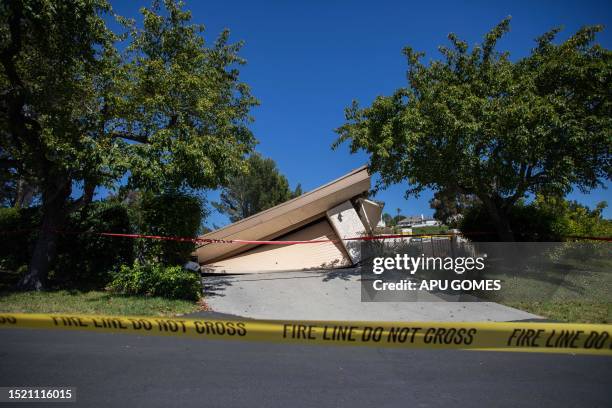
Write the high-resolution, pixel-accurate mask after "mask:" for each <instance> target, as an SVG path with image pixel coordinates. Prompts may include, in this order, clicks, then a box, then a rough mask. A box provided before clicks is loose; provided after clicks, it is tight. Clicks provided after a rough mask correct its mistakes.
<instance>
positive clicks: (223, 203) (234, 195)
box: [213, 153, 302, 222]
mask: <svg viewBox="0 0 612 408" xmlns="http://www.w3.org/2000/svg"><path fill="white" fill-rule="evenodd" d="M301 194H302V187H301V185H299V184H298V186H297V187H296V189H295V190H294V191H291V189H290V188H289V182H288V181H287V178H286V177H285V176H283V175H282V174H281V173H280V172H279V171H278V169H277V168H276V163H275V162H274V160H272V159H269V158H263V157H261V155H259V154H257V153H255V154H253V155H251V156H250V157H249V159H248V171H247V172H246V173H244V174H241V175H238V176H235V177H234V178H232V179H231V180H230V182H229V184H228V186H227V187H225V188H224V189H223V191H222V192H221V197H220V201H219V202H215V203H213V206H214V207H215V208H216V209H217V210H218V211H219V212H221V213H223V214H227V216H228V217H229V219H230V221H231V222H236V221H238V220H241V219H243V218H246V217H249V216H251V215H253V214H256V213H258V212H260V211H263V210H265V209H268V208H271V207H274V206H275V205H278V204H280V203H284V202H285V201H287V200H290V199H292V198H295V197H297V196H299V195H301Z"/></svg>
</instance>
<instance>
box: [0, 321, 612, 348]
mask: <svg viewBox="0 0 612 408" xmlns="http://www.w3.org/2000/svg"><path fill="white" fill-rule="evenodd" d="M0 328H32V329H60V330H86V331H93V332H102V333H104V332H113V333H133V334H140V335H162V336H177V337H192V338H193V337H195V338H201V339H216V340H242V341H260V342H278V343H296V344H328V345H329V344H333V345H351V346H372V347H385V348H386V347H392V348H415V349H417V348H418V349H476V350H494V351H526V352H552V353H569V354H596V355H606V356H612V325H606V324H566V323H539V322H527V323H514V322H512V323H437V322H411V323H405V322H403V323H400V322H397V323H395V322H352V321H347V322H338V321H283V320H217V319H191V318H165V317H141V316H98V315H73V314H57V315H55V314H21V313H0Z"/></svg>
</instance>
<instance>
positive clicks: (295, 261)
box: [196, 166, 382, 273]
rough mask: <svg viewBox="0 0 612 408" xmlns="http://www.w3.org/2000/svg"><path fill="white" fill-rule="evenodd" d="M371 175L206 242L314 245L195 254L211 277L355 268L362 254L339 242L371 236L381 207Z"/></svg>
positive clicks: (213, 248) (240, 246)
mask: <svg viewBox="0 0 612 408" xmlns="http://www.w3.org/2000/svg"><path fill="white" fill-rule="evenodd" d="M369 189H370V175H369V174H368V171H367V169H366V167H365V166H362V167H360V168H358V169H355V170H353V171H351V172H350V173H348V174H346V175H344V176H342V177H340V178H338V179H336V180H334V181H332V182H330V183H328V184H325V185H323V186H321V187H319V188H317V189H315V190H312V191H310V192H307V193H305V194H302V195H301V196H299V197H296V198H294V199H293V200H290V201H287V202H284V203H282V204H279V205H277V206H275V207H272V208H269V209H267V210H264V211H261V212H259V213H257V214H255V215H252V216H251V217H248V218H245V219H243V220H240V221H238V222H235V223H233V224H230V225H228V226H226V227H224V228H221V229H218V230H216V231H212V232H210V233H208V234H205V235H203V236H201V237H200V238H203V239H213V240H232V239H240V240H250V241H311V240H330V241H334V242H320V243H312V244H296V245H254V244H245V243H208V244H205V245H203V246H201V247H199V248H198V249H197V250H196V254H197V257H198V262H199V263H200V264H201V265H202V270H203V271H205V272H209V273H253V272H269V271H290V270H306V269H329V268H338V267H346V266H350V265H352V264H354V263H356V262H358V261H359V251H358V250H356V248H355V245H354V244H355V242H352V244H353V245H352V246H351V245H349V244H348V243H347V242H346V241H341V240H339V238H349V237H355V236H361V235H367V234H371V233H372V232H373V229H374V228H375V227H376V225H377V224H378V222H379V221H380V216H381V213H382V204H379V203H375V202H373V201H370V200H367V199H366V198H365V197H366V195H367V192H368V191H369Z"/></svg>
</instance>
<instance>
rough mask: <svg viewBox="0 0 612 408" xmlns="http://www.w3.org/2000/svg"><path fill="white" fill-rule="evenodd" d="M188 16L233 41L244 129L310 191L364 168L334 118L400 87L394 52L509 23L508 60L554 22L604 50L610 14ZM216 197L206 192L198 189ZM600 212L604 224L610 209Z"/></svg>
mask: <svg viewBox="0 0 612 408" xmlns="http://www.w3.org/2000/svg"><path fill="white" fill-rule="evenodd" d="M146 4H148V2H143V1H121V2H119V1H115V2H113V7H114V8H115V10H116V11H117V12H118V13H119V14H120V15H123V16H126V17H137V13H138V9H139V8H140V7H141V6H143V5H146ZM186 8H188V9H190V10H191V11H192V13H193V20H194V22H197V23H202V24H204V25H205V26H206V28H207V30H206V33H205V38H206V39H207V41H208V42H209V43H211V42H212V41H214V39H215V38H216V36H217V35H218V33H219V32H221V30H223V29H224V28H228V29H230V31H231V33H232V35H231V38H232V39H233V40H234V41H239V40H242V41H244V42H245V46H244V48H243V51H242V56H243V57H244V58H246V59H247V61H248V64H247V65H246V66H245V67H243V68H242V70H241V72H242V75H241V77H242V80H243V81H244V82H246V83H247V84H249V85H250V86H251V88H252V92H253V94H254V95H255V96H256V97H257V98H258V99H259V100H260V102H261V106H259V107H258V108H256V109H255V110H254V111H253V115H254V116H255V123H254V124H253V126H252V129H253V131H254V133H255V135H256V137H257V139H258V140H259V142H260V143H259V145H258V146H257V150H258V151H259V152H261V153H262V154H263V155H264V156H268V157H271V158H272V159H274V160H275V161H276V163H277V164H278V167H279V169H280V171H281V172H282V173H283V174H285V175H286V176H287V178H288V179H289V182H290V183H291V185H292V186H295V185H296V184H297V183H298V182H299V183H301V184H302V187H303V189H304V190H305V191H308V190H311V189H313V188H316V187H317V186H319V185H321V184H323V183H326V182H328V181H330V180H332V179H334V178H336V177H339V176H341V175H343V174H345V173H347V172H348V171H350V170H352V169H354V168H356V167H359V166H360V165H362V164H365V163H366V162H367V157H366V156H365V155H364V154H356V155H350V154H349V151H348V147H347V146H346V145H344V146H341V147H340V148H339V149H337V150H336V151H332V150H331V148H330V146H331V144H332V143H333V142H334V140H335V139H336V134H335V133H334V129H335V128H337V127H338V126H340V125H341V124H342V123H343V121H344V113H343V111H344V108H345V107H346V106H348V105H349V104H350V103H351V101H352V100H353V99H356V100H358V101H359V102H360V103H361V104H362V105H367V104H369V103H370V102H371V101H372V100H373V99H374V98H375V97H376V96H377V95H388V94H390V93H392V92H393V91H394V90H395V89H396V88H398V87H400V86H403V85H404V84H405V71H406V62H405V60H404V57H403V56H402V54H401V49H402V48H403V47H404V46H406V45H410V46H412V47H413V48H415V49H417V50H420V51H425V52H426V59H434V58H438V55H439V54H438V53H437V46H438V45H446V44H448V41H447V39H446V36H447V35H448V33H449V32H454V33H457V34H458V35H459V37H460V38H462V39H464V40H466V41H468V43H470V44H474V43H476V42H480V41H481V39H482V36H483V35H484V33H486V32H487V31H488V30H489V29H490V28H491V27H492V26H494V25H495V24H496V23H498V22H499V21H500V20H502V19H503V18H504V17H506V16H508V15H510V16H512V23H511V31H510V33H509V34H508V35H507V36H506V37H505V38H504V39H503V40H502V41H501V42H500V43H499V49H501V50H508V51H510V53H511V56H512V58H514V59H517V58H520V57H523V56H525V55H527V54H528V53H529V51H530V49H531V48H532V47H533V44H534V42H533V39H534V38H535V37H537V36H538V35H540V34H542V33H543V32H545V31H547V30H549V29H550V28H552V27H556V26H563V27H564V28H565V29H564V31H563V32H562V33H561V35H560V38H566V37H567V36H568V35H570V34H571V33H573V32H575V31H576V30H577V29H578V28H579V27H581V26H583V25H587V24H604V25H605V26H606V27H607V29H606V30H605V31H604V32H603V33H601V34H600V36H599V41H600V42H601V43H602V44H603V45H604V46H605V47H607V48H611V45H612V24H610V22H611V20H612V7H611V6H610V3H609V2H606V1H574V2H567V1H533V0H531V1H515V2H506V3H502V2H491V1H488V2H487V1H466V2H457V1H437V2H422V1H421V2H408V1H403V2H399V1H398V2H395V1H375V2H374V1H369V2H362V1H308V2H306V1H303V2H297V1H284V2H282V1H237V0H235V1H231V2H223V1H217V2H205V1H186ZM404 191H405V186H402V185H397V186H393V187H390V188H388V189H387V190H385V191H382V192H380V193H379V194H378V195H377V196H376V197H375V198H376V199H378V200H382V201H384V202H386V210H387V211H389V212H390V213H395V211H396V210H395V209H396V208H401V209H402V212H403V213H404V214H421V213H423V214H426V215H427V214H431V212H432V211H431V209H430V208H429V204H428V201H429V199H430V198H431V193H426V194H422V195H421V197H419V198H410V199H409V200H405V199H404ZM610 191H611V190H610V189H608V190H597V191H593V192H591V194H589V195H583V194H580V193H577V192H575V193H572V194H570V196H569V198H571V199H575V200H578V201H580V202H583V203H585V204H587V205H589V206H591V207H592V206H594V204H595V203H596V202H598V201H601V200H607V201H608V202H610V203H611V204H612V193H611V192H610ZM207 196H208V199H209V200H215V199H216V198H217V197H218V195H217V193H215V192H211V193H210V194H207ZM605 216H606V217H612V210H611V209H608V210H607V212H606V214H605ZM213 223H214V224H216V225H219V226H221V225H225V224H227V223H228V221H227V218H226V217H224V216H223V215H221V214H218V213H213V214H211V216H210V217H209V219H208V221H207V224H208V225H212V224H213Z"/></svg>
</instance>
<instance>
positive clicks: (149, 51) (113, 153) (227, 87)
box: [0, 0, 256, 289]
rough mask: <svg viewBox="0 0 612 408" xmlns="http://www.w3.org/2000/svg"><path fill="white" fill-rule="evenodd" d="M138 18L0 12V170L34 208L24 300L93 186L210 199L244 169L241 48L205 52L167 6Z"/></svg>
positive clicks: (82, 11)
mask: <svg viewBox="0 0 612 408" xmlns="http://www.w3.org/2000/svg"><path fill="white" fill-rule="evenodd" d="M141 13H142V23H141V24H138V25H137V24H135V23H134V22H132V21H127V20H125V19H122V18H120V17H117V16H115V15H114V14H113V12H112V9H111V7H110V6H109V4H108V3H107V2H106V1H105V0H71V1H63V2H56V1H51V0H9V1H5V2H2V3H1V5H0V61H1V64H2V69H1V70H0V92H1V93H2V95H3V97H2V101H1V102H0V145H1V146H2V152H1V153H2V154H1V155H0V167H1V168H9V169H10V171H11V172H12V174H14V176H15V178H16V179H24V180H28V182H30V181H31V182H33V183H35V184H34V187H35V188H36V190H37V191H39V192H40V201H41V205H42V225H41V228H40V233H39V234H38V239H37V242H36V244H35V245H34V249H33V253H32V257H31V261H30V264H29V269H28V272H27V274H26V275H25V276H24V277H23V279H22V280H21V282H20V286H21V287H22V288H24V289H40V288H42V287H43V284H44V281H45V278H46V275H47V272H48V270H49V265H50V263H51V261H52V260H53V258H54V255H55V246H56V241H57V230H58V229H60V228H61V227H62V225H63V224H64V222H65V220H66V219H67V216H68V215H69V214H70V213H72V212H74V211H75V210H77V209H78V208H79V207H82V206H84V205H87V204H88V203H89V202H90V201H91V200H92V197H93V195H94V192H95V189H96V188H97V187H98V186H106V187H114V186H115V185H116V184H117V183H118V182H119V181H120V180H122V178H124V176H125V178H126V179H127V184H128V187H129V188H135V189H144V190H147V191H152V192H155V191H161V190H163V189H166V188H170V189H181V188H193V189H198V188H218V187H219V186H220V185H222V184H224V183H225V182H226V181H227V180H228V178H229V177H230V176H231V175H233V174H236V173H238V172H241V171H243V170H244V167H245V164H244V159H243V158H244V156H245V155H246V154H248V152H250V151H251V150H252V148H253V146H254V143H255V140H254V137H253V135H252V134H251V132H250V131H249V129H248V123H249V122H250V121H251V117H250V115H249V111H250V109H251V108H252V107H253V106H254V105H255V104H256V100H255V99H254V98H253V97H252V96H251V95H250V92H249V88H248V87H247V85H245V84H244V83H242V82H240V79H239V71H238V67H239V66H240V65H241V64H243V63H244V60H243V59H241V58H240V57H239V55H238V52H239V49H240V46H241V44H230V43H229V42H228V36H229V34H228V32H227V31H225V32H223V33H222V34H221V35H220V36H219V38H218V39H217V41H216V42H214V44H212V45H211V46H208V45H207V44H205V42H204V39H203V37H202V32H203V27H202V26H199V25H195V24H192V23H191V21H190V19H191V15H190V13H189V12H188V11H185V10H183V9H182V6H181V5H180V4H179V3H177V2H175V1H172V0H166V1H163V2H159V1H154V2H153V5H152V7H150V8H143V9H141ZM113 17H116V18H117V19H118V21H119V22H121V23H122V25H121V26H122V27H124V29H125V30H124V31H125V32H123V33H117V34H116V33H114V32H112V31H111V30H110V29H109V28H108V26H107V24H106V21H107V20H110V19H112V18H113ZM119 42H122V43H123V44H125V47H124V48H123V49H124V51H123V52H119V51H118V50H117V44H118V43H119ZM75 187H79V188H78V189H75ZM73 190H75V191H74V193H75V194H76V193H77V190H78V191H82V192H83V194H82V195H81V196H80V197H79V198H72V195H73Z"/></svg>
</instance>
